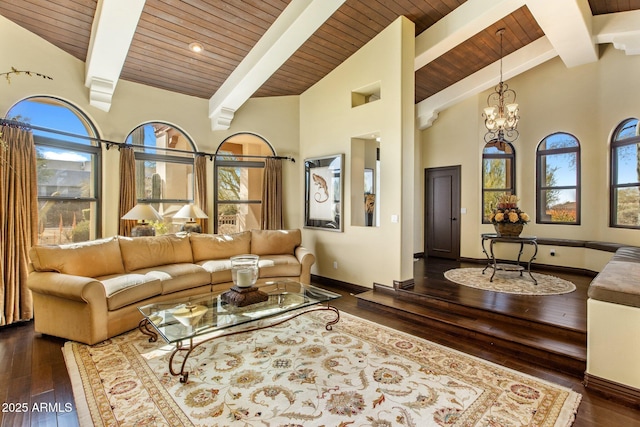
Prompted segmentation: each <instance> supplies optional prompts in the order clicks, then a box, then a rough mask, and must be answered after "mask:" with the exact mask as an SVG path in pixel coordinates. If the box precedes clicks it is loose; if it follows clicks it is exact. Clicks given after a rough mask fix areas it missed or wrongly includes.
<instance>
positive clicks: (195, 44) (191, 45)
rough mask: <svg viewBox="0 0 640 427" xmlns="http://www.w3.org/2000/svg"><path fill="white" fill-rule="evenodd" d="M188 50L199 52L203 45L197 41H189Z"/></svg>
mask: <svg viewBox="0 0 640 427" xmlns="http://www.w3.org/2000/svg"><path fill="white" fill-rule="evenodd" d="M189 50H190V51H191V52H195V53H200V52H202V51H203V50H204V47H202V45H201V44H200V43H198V42H193V43H189Z"/></svg>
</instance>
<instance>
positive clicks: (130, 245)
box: [118, 234, 193, 272]
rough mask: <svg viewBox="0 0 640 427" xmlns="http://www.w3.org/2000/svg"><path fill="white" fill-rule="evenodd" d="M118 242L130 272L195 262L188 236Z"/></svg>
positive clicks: (122, 238)
mask: <svg viewBox="0 0 640 427" xmlns="http://www.w3.org/2000/svg"><path fill="white" fill-rule="evenodd" d="M118 241H119V242H120V251H121V252H122V261H123V263H124V268H125V269H126V271H128V272H130V271H137V270H140V269H142V268H149V267H155V266H158V265H166V264H178V263H191V262H193V256H192V254H191V244H190V243H189V235H187V234H167V235H164V236H148V237H119V238H118Z"/></svg>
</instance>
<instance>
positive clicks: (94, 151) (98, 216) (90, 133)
mask: <svg viewBox="0 0 640 427" xmlns="http://www.w3.org/2000/svg"><path fill="white" fill-rule="evenodd" d="M41 100H42V101H41ZM45 100H50V101H51V102H52V103H53V104H55V105H57V106H59V107H64V108H67V109H68V110H69V111H71V112H72V113H73V114H74V115H75V116H76V117H77V118H78V119H79V120H80V121H81V122H82V124H83V125H84V127H85V129H87V135H77V134H71V133H69V132H68V131H65V130H62V129H50V130H49V131H46V130H44V127H42V126H40V125H38V124H35V123H34V126H37V127H40V128H41V130H42V132H46V133H48V134H49V135H61V136H68V137H70V138H77V139H82V140H87V141H89V142H88V143H87V144H82V143H78V142H73V141H63V140H59V139H55V138H53V137H51V136H44V135H39V134H37V132H34V134H33V142H34V146H35V150H36V153H37V151H38V149H39V148H42V147H44V148H47V147H48V148H54V149H61V150H67V151H73V152H80V153H85V154H88V155H89V156H90V157H91V159H92V160H91V164H92V171H93V176H94V179H93V180H92V187H93V188H92V194H93V196H91V197H82V196H47V195H40V194H38V196H37V201H38V205H39V206H40V205H41V204H42V203H46V202H49V201H50V202H53V203H56V202H88V203H90V204H92V203H94V204H95V212H93V215H94V218H95V225H94V229H93V230H91V232H90V233H89V240H93V239H100V238H101V237H102V143H101V138H100V135H99V133H98V129H97V127H96V125H95V124H94V123H93V121H92V120H91V119H90V118H89V117H88V116H87V115H86V114H85V113H84V112H83V111H82V110H81V109H80V108H78V107H77V106H76V105H74V104H72V103H71V102H69V101H66V100H63V99H61V98H58V97H55V96H49V95H34V96H29V97H26V98H23V99H21V100H20V101H18V102H16V103H15V104H14V105H13V106H12V107H11V108H9V111H8V113H7V116H9V114H10V113H11V110H13V109H14V108H15V107H16V106H18V105H19V104H20V103H22V102H25V101H29V102H40V103H43V104H44V103H45V102H44V101H45ZM7 118H9V117H7ZM36 173H37V172H36ZM38 193H39V192H38ZM92 234H93V236H94V238H93V239H92V238H91V235H92ZM69 243H71V242H69Z"/></svg>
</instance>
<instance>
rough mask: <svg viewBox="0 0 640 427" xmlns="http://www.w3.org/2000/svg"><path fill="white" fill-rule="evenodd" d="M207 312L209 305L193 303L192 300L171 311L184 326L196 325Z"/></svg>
mask: <svg viewBox="0 0 640 427" xmlns="http://www.w3.org/2000/svg"><path fill="white" fill-rule="evenodd" d="M206 313H207V307H205V306H204V305H198V304H192V303H190V302H188V303H186V304H184V305H182V306H180V307H177V308H175V309H173V310H172V311H171V314H172V315H173V317H175V318H176V320H177V321H178V322H180V323H182V324H183V325H184V326H195V325H197V324H198V322H199V321H200V319H202V316H204V315H205V314H206Z"/></svg>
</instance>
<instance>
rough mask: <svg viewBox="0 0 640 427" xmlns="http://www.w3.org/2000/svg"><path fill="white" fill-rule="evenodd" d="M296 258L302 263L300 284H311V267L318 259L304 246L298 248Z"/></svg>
mask: <svg viewBox="0 0 640 427" xmlns="http://www.w3.org/2000/svg"><path fill="white" fill-rule="evenodd" d="M295 256H296V258H297V259H298V262H299V263H300V266H301V269H300V282H301V283H304V284H307V285H309V284H311V266H312V265H313V263H314V262H316V257H315V255H313V253H311V251H310V250H309V249H306V248H304V247H302V246H298V247H296V250H295Z"/></svg>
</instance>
